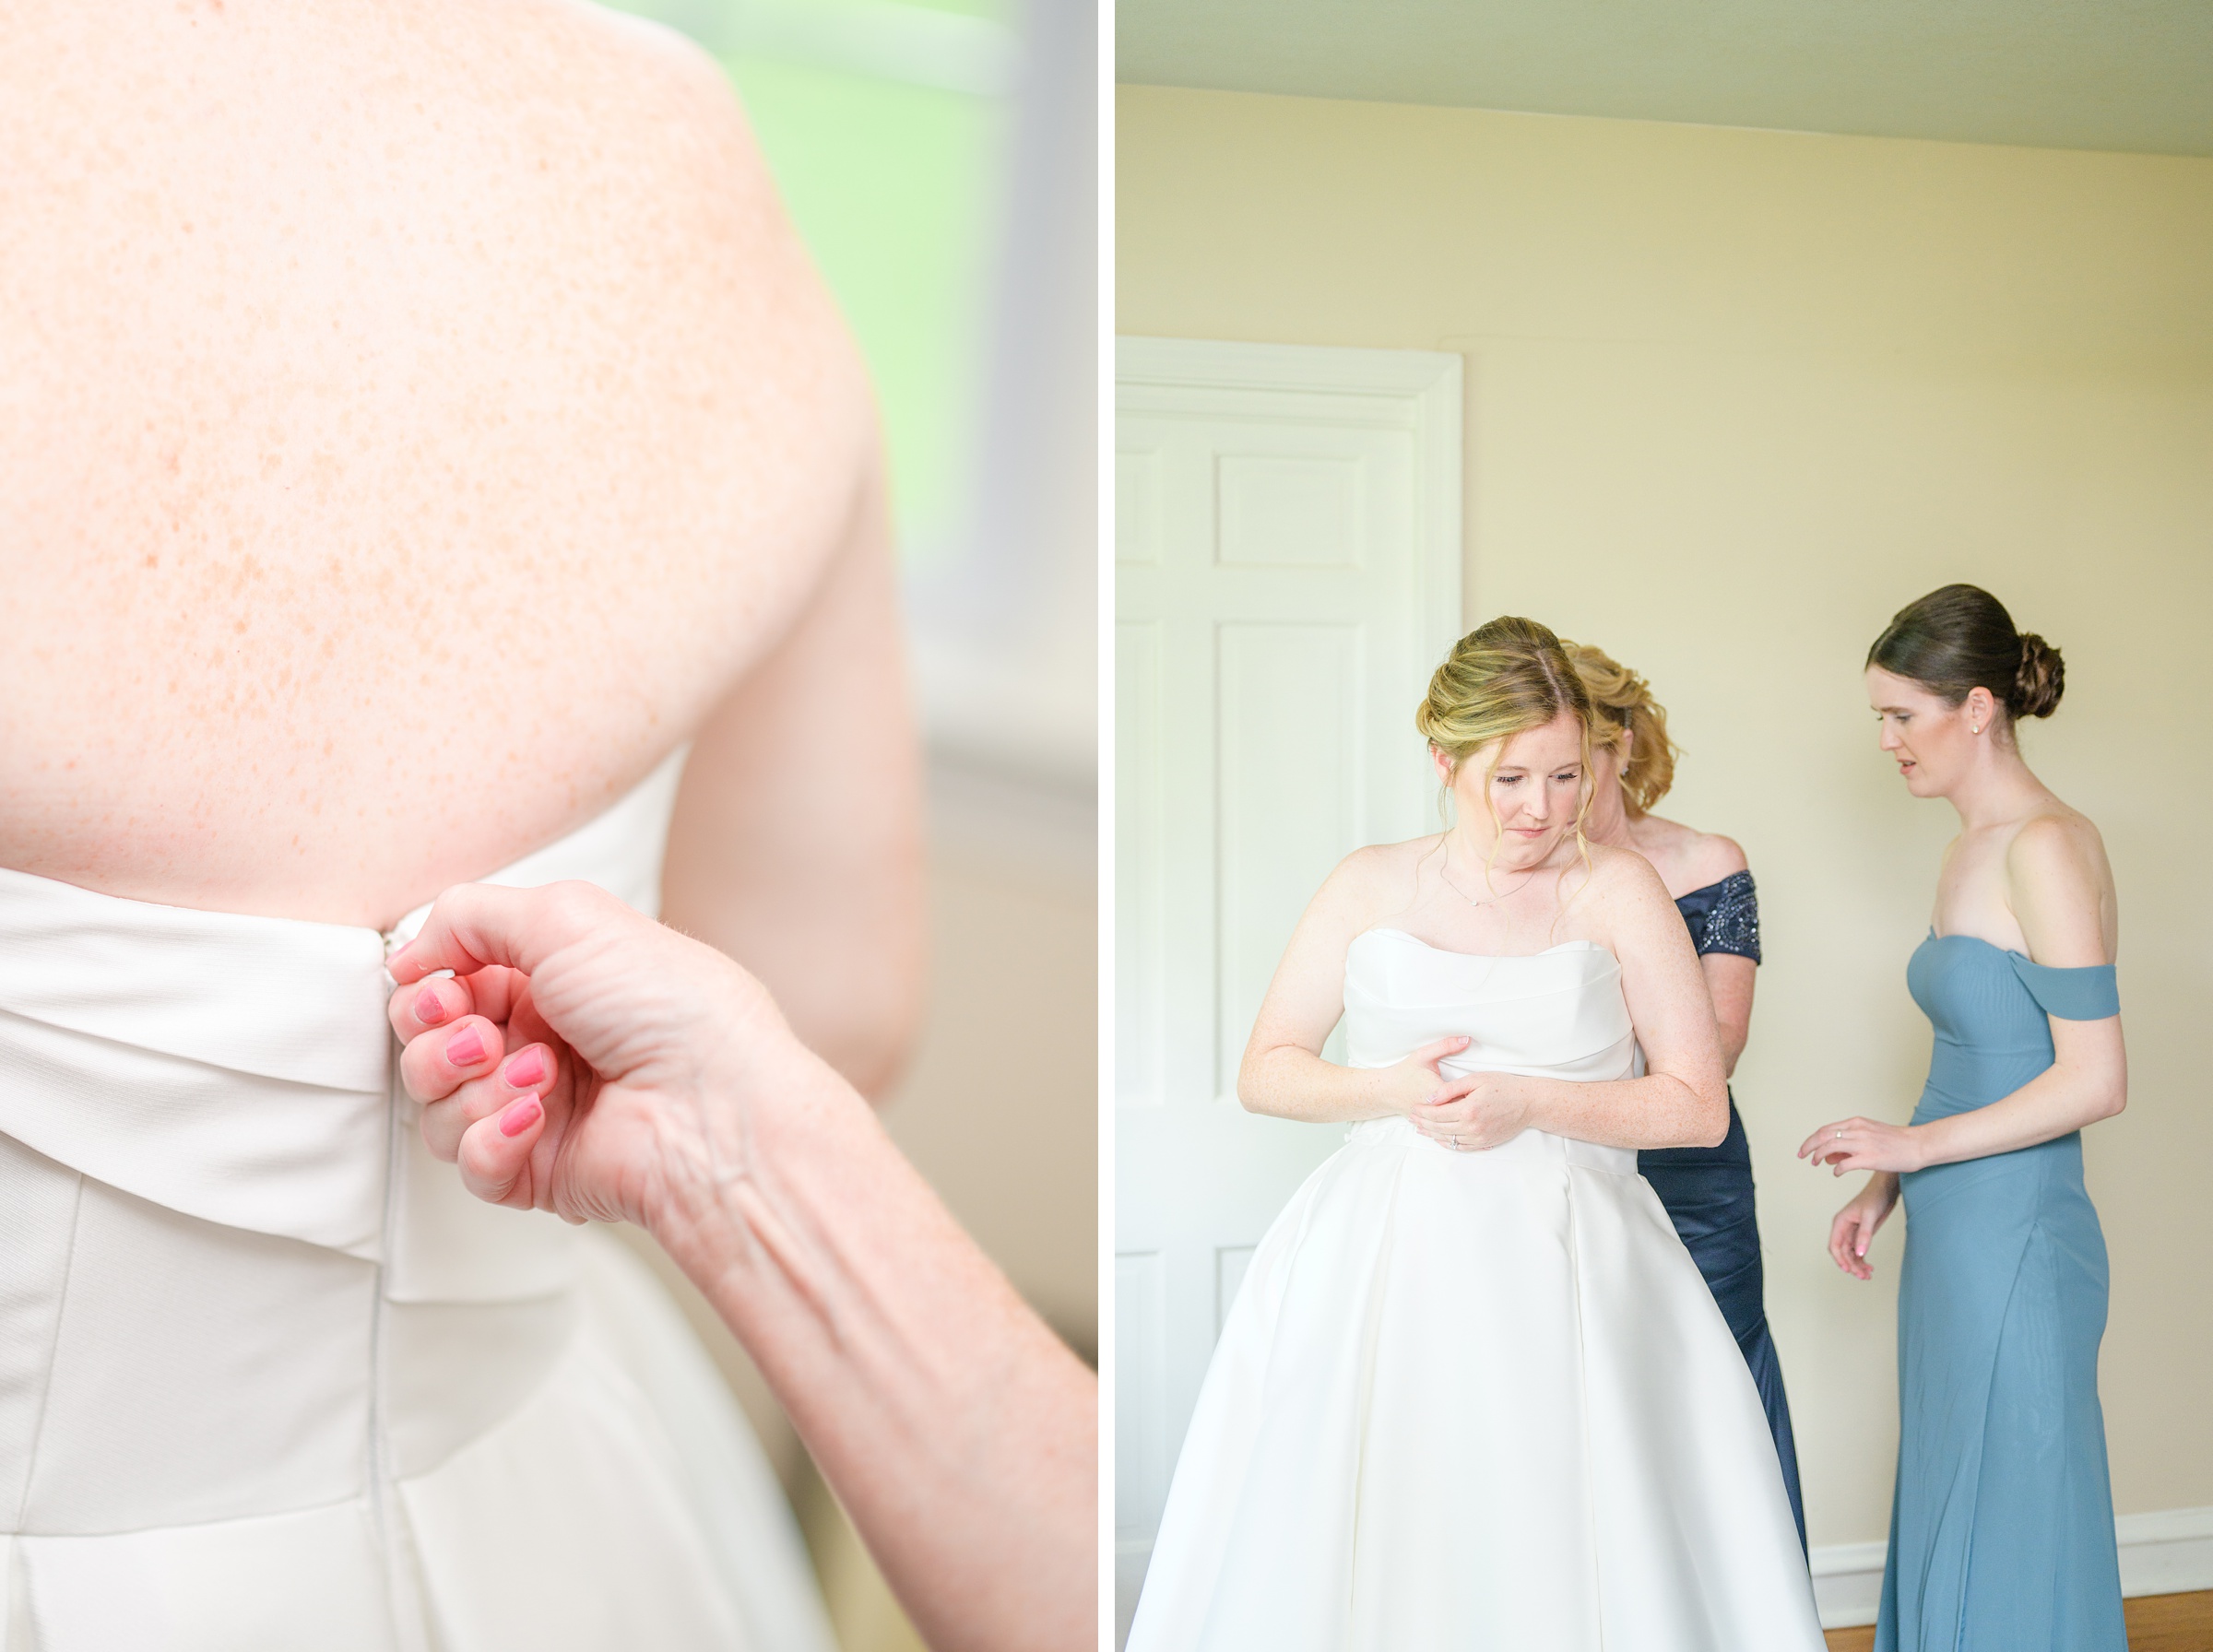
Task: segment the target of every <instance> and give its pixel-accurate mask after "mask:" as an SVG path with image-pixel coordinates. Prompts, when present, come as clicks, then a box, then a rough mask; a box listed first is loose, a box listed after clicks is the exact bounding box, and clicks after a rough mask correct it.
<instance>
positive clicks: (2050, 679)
mask: <svg viewBox="0 0 2213 1652" xmlns="http://www.w3.org/2000/svg"><path fill="white" fill-rule="evenodd" d="M1867 663H1868V664H1869V665H1870V666H1880V667H1882V668H1883V669H1884V670H1886V671H1888V672H1889V673H1890V674H1891V675H1892V676H1894V677H1903V678H1907V679H1909V680H1910V681H1912V682H1915V683H1918V684H1920V685H1921V687H1923V688H1924V689H1926V690H1928V691H1929V692H1930V693H1932V694H1934V695H1935V696H1936V697H1937V698H1938V699H1940V700H1942V701H1943V702H1945V703H1946V704H1947V705H1952V706H1957V705H1959V704H1961V703H1962V702H1965V701H1966V699H1967V697H1968V695H1969V694H1970V693H1972V692H1973V691H1974V690H1977V689H1987V690H1989V691H1990V697H1991V698H1992V699H1993V700H1994V701H1996V702H1998V704H1999V705H2000V706H2001V707H2003V708H2004V710H2005V713H2006V725H2007V728H2008V732H2010V729H2011V726H2012V725H2013V724H2014V723H2016V722H2018V721H2019V720H2020V719H2021V718H2023V717H2049V716H2050V715H2051V714H2053V712H2055V711H2057V710H2058V709H2059V697H2060V695H2061V694H2062V693H2064V692H2065V690H2066V684H2067V672H2066V666H2065V663H2064V662H2063V661H2062V660H2061V659H2060V657H2059V650H2058V649H2056V648H2054V647H2053V646H2052V644H2051V643H2047V642H2045V641H2044V640H2043V638H2041V637H2040V636H2038V635H2037V634H2036V633H2035V632H2034V631H2016V630H2015V629H2014V624H2013V616H2012V615H2011V614H2008V613H2007V612H2006V605H2005V604H2004V603H2002V602H2000V601H1999V600H1998V599H1997V598H1996V597H1994V596H1992V595H1991V594H1990V593H1989V592H1988V591H1985V590H1983V589H1982V587H1981V586H1980V585H1944V586H1941V587H1939V588H1938V589H1936V590H1934V591H1931V592H1930V593H1929V594H1928V595H1927V596H1923V598H1921V600H1920V601H1918V602H1911V603H1908V604H1907V605H1906V606H1905V607H1904V608H1900V609H1899V610H1898V612H1897V614H1896V615H1895V616H1893V617H1892V619H1891V620H1890V624H1889V626H1888V629H1886V630H1885V631H1884V632H1883V634H1882V635H1881V636H1879V637H1877V638H1876V640H1875V646H1874V647H1872V648H1870V649H1869V650H1868V651H1867Z"/></svg>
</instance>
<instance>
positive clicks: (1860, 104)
mask: <svg viewBox="0 0 2213 1652" xmlns="http://www.w3.org/2000/svg"><path fill="white" fill-rule="evenodd" d="M1115 76H1116V78H1117V79H1118V80H1122V81H1125V82H1134V83H1141V84H1148V85H1156V86H1191V87H1219V88H1224V89H1230V90H1237V91H1255V92H1287V93H1295V94H1298V95H1303V96H1308V97H1321V98H1359V99H1368V100H1379V101H1384V102H1393V103H1437V104H1450V105H1460V106H1464V107H1469V108H1477V109H1513V110H1528V111H1533V112H1540V113H1546V114H1586V115H1611V116H1617V117H1621V118H1626V119H1632V120H1653V121H1690V122H1697V123H1700V124H1711V125H1724V126H1769V127H1781V128H1784V129H1787V130H1792V131H1800V132H1844V133H1858V134H1864V135H1871V136H1888V137H1928V138H1946V139H1952V140H1956V141H1963V142H1971V143H2000V144H2028V145H2033V146H2037V147H2041V148H2068V149H2128V150H2137V151H2146V152H2150V153H2156V154H2169V155H2213V0H1120V3H1119V6H1118V12H1117V22H1116V68H1115Z"/></svg>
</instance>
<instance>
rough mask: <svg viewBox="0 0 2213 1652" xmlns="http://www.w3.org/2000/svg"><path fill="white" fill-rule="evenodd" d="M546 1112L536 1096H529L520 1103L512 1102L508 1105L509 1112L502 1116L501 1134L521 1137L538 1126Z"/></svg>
mask: <svg viewBox="0 0 2213 1652" xmlns="http://www.w3.org/2000/svg"><path fill="white" fill-rule="evenodd" d="M544 1112H545V1109H544V1108H543V1107H540V1106H539V1105H538V1098H537V1097H536V1096H534V1095H527V1096H524V1097H523V1098H522V1099H521V1100H520V1101H515V1102H510V1103H507V1111H506V1112H504V1113H503V1114H501V1115H500V1134H501V1135H503V1136H520V1135H521V1134H522V1133H523V1132H524V1131H525V1130H527V1129H528V1128H529V1127H531V1126H532V1125H534V1124H536V1123H537V1122H538V1118H539V1117H540V1116H541V1115H543V1114H544Z"/></svg>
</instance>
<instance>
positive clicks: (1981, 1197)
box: [1799, 585, 2127, 1652]
mask: <svg viewBox="0 0 2213 1652" xmlns="http://www.w3.org/2000/svg"><path fill="white" fill-rule="evenodd" d="M1866 679H1867V690H1868V698H1869V700H1870V702H1872V703H1873V705H1874V707H1875V711H1876V715H1877V716H1878V717H1879V718H1880V719H1881V722H1882V749H1884V750H1885V751H1887V752H1888V753H1889V754H1890V755H1891V757H1892V758H1893V759H1895V760H1896V761H1897V763H1898V766H1899V774H1900V776H1901V777H1902V778H1903V779H1904V781H1905V783H1906V789H1907V790H1908V791H1910V792H1911V793H1912V794H1913V796H1917V797H1942V798H1944V799H1945V800H1946V801H1947V803H1949V804H1951V805H1952V807H1953V808H1956V809H1957V810H1959V836H1958V837H1957V838H1955V839H1953V840H1952V844H1951V846H1950V847H1949V848H1948V849H1947V850H1946V851H1945V856H1944V863H1943V866H1942V867H1941V869H1940V870H1939V872H1938V874H1937V879H1936V902H1935V914H1934V916H1935V923H1934V925H1933V926H1932V927H1931V928H1930V931H1929V935H1928V938H1926V939H1925V940H1923V942H1922V943H1921V946H1920V948H1919V949H1918V950H1916V951H1915V952H1914V954H1913V958H1912V962H1911V963H1910V964H1908V966H1907V969H1906V985H1907V986H1908V987H1909V988H1910V989H1911V992H1912V994H1913V997H1914V1000H1915V1002H1917V1003H1918V1004H1919V1005H1920V1006H1921V1008H1922V1009H1923V1011H1924V1012H1925V1013H1926V1014H1927V1016H1928V1017H1929V1020H1930V1021H1932V1022H1933V1023H1935V1052H1934V1055H1933V1056H1932V1058H1931V1061H1930V1065H1929V1079H1928V1084H1927V1086H1926V1088H1925V1089H1923V1091H1922V1095H1921V1103H1920V1104H1919V1105H1918V1106H1917V1107H1916V1108H1915V1109H1914V1110H1913V1117H1912V1122H1911V1123H1910V1124H1908V1125H1905V1126H1902V1127H1901V1126H1899V1125H1892V1124H1885V1123H1883V1122H1881V1121H1879V1120H1876V1119H1869V1118H1847V1119H1839V1120H1837V1121H1835V1122H1834V1123H1832V1124H1828V1125H1824V1126H1823V1127H1821V1128H1820V1129H1819V1130H1817V1131H1816V1132H1815V1133H1814V1134H1813V1135H1812V1136H1811V1137H1809V1138H1808V1139H1806V1141H1805V1145H1804V1146H1803V1147H1802V1148H1801V1149H1800V1150H1799V1151H1800V1153H1801V1155H1802V1156H1805V1157H1807V1158H1810V1159H1811V1160H1812V1161H1813V1162H1816V1163H1817V1164H1828V1165H1829V1166H1831V1167H1832V1168H1833V1170H1834V1171H1835V1173H1836V1174H1839V1175H1841V1174H1844V1173H1845V1172H1847V1171H1871V1172H1873V1173H1874V1174H1872V1175H1871V1176H1870V1177H1869V1178H1868V1181H1867V1185H1866V1186H1865V1187H1864V1189H1863V1190H1862V1191H1861V1192H1860V1194H1859V1195H1858V1197H1857V1198H1853V1199H1852V1202H1851V1203H1849V1204H1847V1205H1846V1206H1845V1207H1844V1209H1842V1210H1840V1211H1839V1212H1838V1214H1837V1218H1836V1221H1835V1223H1834V1225H1833V1227H1832V1228H1831V1231H1830V1234H1829V1254H1830V1255H1831V1256H1832V1257H1834V1258H1835V1259H1836V1263H1837V1266H1838V1267H1840V1268H1842V1269H1843V1270H1844V1271H1845V1272H1847V1273H1849V1274H1851V1275H1852V1277H1854V1278H1855V1279H1862V1280H1864V1279H1866V1278H1868V1277H1870V1271H1871V1270H1870V1268H1869V1267H1868V1264H1867V1244H1868V1241H1869V1240H1870V1239H1871V1238H1873V1236H1874V1234H1875V1232H1876V1229H1877V1228H1878V1227H1880V1226H1881V1225H1882V1222H1883V1219H1884V1218H1885V1217H1886V1216H1888V1214H1889V1213H1890V1209H1891V1208H1892V1206H1893V1205H1895V1204H1896V1203H1897V1202H1898V1201H1899V1198H1900V1197H1901V1196H1902V1197H1903V1198H1904V1201H1905V1207H1906V1249H1905V1260H1904V1263H1903V1266H1902V1268H1901V1270H1900V1273H1899V1298H1898V1372H1899V1446H1898V1480H1897V1490H1896V1493H1895V1495H1894V1499H1893V1503H1892V1507H1891V1515H1890V1552H1889V1557H1888V1561H1887V1562H1886V1563H1885V1565H1884V1569H1883V1599H1882V1607H1881V1615H1880V1617H1879V1619H1878V1621H1877V1625H1876V1640H1875V1644H1876V1648H1877V1652H1939V1649H1945V1652H1951V1649H1958V1652H1970V1649H1971V1652H2001V1649H2002V1652H2039V1649H2044V1648H2049V1649H2052V1652H2058V1649H2060V1648H2065V1652H2126V1647H2127V1635H2126V1633H2125V1631H2124V1627H2123V1622H2122V1613H2121V1577H2120V1568H2119V1564H2118V1560H2117V1556H2116V1553H2115V1550H2114V1543H2113V1509H2112V1491H2111V1488H2110V1485H2109V1482H2108V1479H2107V1474H2106V1457H2105V1424H2104V1418H2103V1414H2102V1413H2101V1410H2100V1408H2099V1404H2098V1342H2099V1339H2100V1338H2101V1336H2102V1335H2103V1334H2104V1330H2105V1311H2106V1257H2105V1240H2104V1237H2103V1235H2102V1233H2101V1232H2100V1230H2099V1225H2098V1212H2097V1211H2096V1210H2095V1209H2092V1207H2091V1205H2090V1200H2089V1195H2088V1194H2087V1193H2086V1192H2085V1191H2084V1188H2083V1181H2082V1137H2081V1134H2080V1132H2081V1130H2082V1127H2084V1126H2085V1125H2089V1124H2093V1123H2095V1122H2097V1121H2098V1120H2099V1119H2101V1118H2110V1117H2112V1115H2114V1114H2116V1113H2118V1112H2120V1111H2121V1108H2122V1105H2123V1103H2124V1101H2125V1099H2126V1096H2127V1061H2126V1056H2125V1055H2124V1050H2123V1047H2122V1042H2121V1020H2120V1008H2121V1007H2120V998H2119V996H2118V994H2117V992H2116V990H2115V987H2114V981H2113V963H2112V961H2113V953H2114V949H2115V945H2116V943H2117V940H2118V937H2119V925H2118V919H2117V916H2116V911H2115V903H2114V895H2113V877H2112V869H2111V868H2110V867H2108V865H2107V864H2106V858H2105V847H2104V844H2102V843H2101V841H2100V839H2099V836H2098V829H2097V828H2096V827H2095V826H2093V825H2092V824H2091V823H2090V822H2089V820H2086V819H2085V818H2084V817H2083V816H2082V815H2080V814H2078V813H2077V812H2076V811H2075V810H2074V809H2072V808H2068V807H2067V805H2066V804H2065V803H2063V802H2061V801H2060V799H2059V798H2058V797H2056V796H2053V794H2052V792H2051V791H2050V790H2049V789H2047V788H2046V787H2045V786H2044V785H2043V784H2042V783H2041V781H2039V780H2038V779H2037V777H2036V776H2035V775H2034V774H2033V773H2030V769H2029V765H2028V764H2027V763H2026V762H2024V761H2022V760H2021V753H2020V748H2019V746H2018V743H2017V740H2016V737H2015V730H2016V727H2017V726H2018V722H2019V720H2020V719H2021V718H2023V717H2048V716H2050V715H2051V714H2052V713H2053V710H2054V709H2055V708H2056V707H2057V706H2058V704H2059V697H2060V690H2061V686H2062V680H2063V679H2062V676H2061V667H2060V657H2059V652H2058V650H2056V649H2054V648H2053V647H2051V646H2050V645H2049V644H2047V643H2045V642H2044V641H2043V639H2042V638H2041V637H2038V636H2036V635H2034V634H2033V633H2023V632H2020V631H2016V630H2015V629H2014V625H2013V620H2012V619H2011V617H2010V616H2009V615H2008V614H2007V613H2006V609H2005V608H2004V606H2003V605H2002V604H2000V603H1999V602H1998V600H1997V599H1996V598H1995V597H1994V596H1991V595H1990V594H1989V593H1987V592H1985V591H1982V590H1979V589H1977V588H1976V587H1975V586H1972V585H1947V586H1945V587H1944V588H1943V589H1942V590H1939V591H1933V592H1931V593H1930V594H1929V595H1928V596H1924V597H1923V598H1922V599H1921V600H1920V601H1919V602H1916V603H1914V604H1913V605H1912V606H1911V607H1910V608H1903V609H1901V610H1900V611H1899V614H1898V617H1897V618H1896V619H1893V620H1892V621H1891V622H1890V626H1889V629H1888V630H1887V631H1884V632H1883V634H1882V636H1881V637H1880V638H1878V639H1877V640H1876V644H1875V646H1874V648H1872V649H1871V650H1870V651H1869V652H1868V655H1867V670H1866Z"/></svg>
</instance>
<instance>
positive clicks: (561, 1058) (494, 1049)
mask: <svg viewBox="0 0 2213 1652" xmlns="http://www.w3.org/2000/svg"><path fill="white" fill-rule="evenodd" d="M390 967H391V970H392V973H393V978H394V979H395V980H396V981H398V982H400V983H401V985H400V986H399V988H398V989H397V990H396V992H395V993H394V994H393V995H392V1001H391V1007H390V1010H389V1014H390V1017H391V1021H392V1025H393V1027H394V1029H395V1030H396V1032H398V1033H399V1035H400V1037H401V1038H402V1040H404V1041H405V1048H404V1049H403V1050H402V1052H401V1055H400V1075H401V1078H402V1080H403V1081H404V1082H405V1084H406V1086H407V1090H408V1094H409V1095H411V1096H413V1097H415V1099H416V1100H418V1101H420V1102H421V1103H424V1107H423V1115H422V1134H423V1139H424V1140H425V1141H426V1142H428V1143H429V1145H430V1148H431V1150H432V1152H434V1153H436V1154H437V1155H438V1156H439V1157H440V1158H442V1159H445V1160H448V1161H450V1162H455V1163H457V1164H458V1165H459V1167H460V1171H461V1177H462V1180H463V1182H464V1184H465V1185H466V1186H467V1187H468V1189H469V1190H470V1191H471V1192H472V1193H474V1194H476V1195H477V1196H478V1197H479V1198H484V1199H487V1200H489V1201H491V1203H494V1204H501V1205H511V1206H515V1207H518V1208H522V1209H530V1208H534V1207H535V1208H536V1209H543V1210H551V1211H554V1212H556V1213H558V1214H559V1215H561V1216H562V1217H564V1218H566V1219H567V1220H569V1221H586V1220H599V1221H633V1222H637V1223H639V1224H640V1225H644V1226H651V1225H652V1222H653V1219H654V1216H655V1211H654V1209H653V1206H654V1204H655V1202H656V1201H657V1200H661V1199H664V1198H666V1197H667V1195H668V1194H669V1189H670V1188H671V1186H672V1185H673V1184H674V1183H676V1182H680V1181H685V1180H696V1179H699V1178H702V1177H704V1178H706V1179H709V1180H711V1179H712V1176H711V1173H709V1172H708V1171H706V1170H705V1168H704V1166H706V1165H707V1163H708V1162H709V1161H711V1160H714V1159H716V1157H717V1156H718V1154H720V1155H722V1156H726V1157H727V1156H728V1151H734V1150H735V1149H734V1147H731V1148H727V1150H726V1147H727V1144H724V1145H718V1143H717V1140H716V1138H715V1136H714V1134H713V1133H711V1132H710V1131H709V1130H708V1129H707V1128H706V1127H705V1126H706V1122H707V1120H708V1116H709V1110H708V1109H706V1108H705V1107H704V1105H703V1103H702V1101H701V1099H700V1096H699V1094H698V1080H699V1078H700V1073H699V1067H700V1062H701V1052H702V1051H703V1050H704V1049H709V1048H716V1047H728V1049H730V1050H731V1052H732V1054H731V1056H730V1058H729V1061H728V1067H729V1068H730V1070H731V1071H732V1072H733V1073H735V1072H738V1071H742V1070H747V1069H749V1068H751V1069H754V1070H766V1069H768V1068H775V1067H776V1066H777V1064H779V1063H782V1064H785V1065H790V1064H792V1063H795V1062H797V1061H799V1060H800V1059H801V1058H803V1057H804V1056H805V1052H804V1051H803V1050H801V1049H800V1048H799V1045H798V1044H797V1043H796V1041H794V1040H793V1039H792V1038H791V1036H790V1034H789V1033H788V1032H787V1031H786V1029H785V1027H784V1023H783V1021H782V1018H781V1017H780V1016H778V1015H777V1014H776V1011H775V1006H774V1005H773V1004H772V1003H771V1002H770V1001H769V998H768V996H767V994H766V993H764V992H763V990H762V989H761V987H760V986H759V985H758V984H757V983H755V982H754V981H753V980H752V978H751V976H750V975H748V974H746V973H745V972H744V971H743V970H740V968H739V967H738V966H737V965H736V964H734V963H732V962H730V961H729V959H728V958H727V957H725V956H724V955H723V954H721V953H720V952H717V951H716V950H713V949H712V948H709V947H705V946H703V945H701V944H700V943H699V942H697V941H694V940H692V939H690V938H687V937H685V936H681V935H679V934H677V933H676V932H675V931H673V930H671V929H668V928H665V927H663V926H661V925H658V924H656V923H654V922H652V921H651V920H650V919H647V918H645V917H642V916H640V915H639V914H637V913H635V912H633V911H632V910H631V909H630V908H629V907H627V906H625V905H623V904H622V903H621V902H619V901H617V900H616V899H615V898H614V897H613V896H611V895H609V894H607V893H606V892H605V891H601V890H598V889H596V888H594V887H593V886H591V885H589V884H581V883H577V884H557V885H554V886H552V887H550V888H548V889H542V890H531V891H516V890H503V889H494V888H490V887H485V886H479V885H463V886H461V887H460V888H457V889H454V890H449V891H447V892H446V893H445V894H444V895H443V896H441V897H440V898H439V901H438V903H437V904H436V905H435V906H434V907H433V908H432V913H431V916H430V919H429V920H428V921H427V922H426V923H425V925H424V926H423V929H422V933H421V934H420V936H419V937H418V938H416V940H415V941H414V943H413V944H412V945H410V946H408V947H406V948H403V949H402V950H400V951H399V952H398V953H396V954H395V955H394V957H393V959H392V961H391V964H390ZM444 969H451V970H453V971H454V972H455V973H454V974H453V975H452V976H451V977H450V978H439V979H434V980H426V979H424V978H423V977H424V976H425V975H427V974H428V973H430V972H432V971H436V970H444ZM740 1029H742V1030H743V1031H744V1032H747V1033H748V1034H750V1036H749V1037H747V1038H744V1039H734V1038H733V1033H734V1032H737V1031H739V1030H740ZM716 1117H717V1118H718V1119H719V1121H720V1123H721V1124H722V1126H723V1127H724V1128H723V1130H722V1131H721V1135H722V1136H723V1137H725V1138H727V1139H728V1142H735V1141H736V1139H738V1138H739V1137H740V1136H742V1134H743V1121H742V1120H741V1119H732V1118H729V1117H728V1116H727V1110H726V1112H724V1113H718V1114H717V1115H716ZM680 1126H681V1127H683V1128H680Z"/></svg>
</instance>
